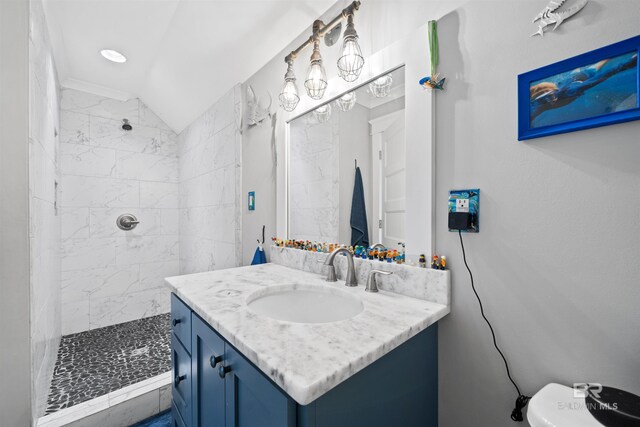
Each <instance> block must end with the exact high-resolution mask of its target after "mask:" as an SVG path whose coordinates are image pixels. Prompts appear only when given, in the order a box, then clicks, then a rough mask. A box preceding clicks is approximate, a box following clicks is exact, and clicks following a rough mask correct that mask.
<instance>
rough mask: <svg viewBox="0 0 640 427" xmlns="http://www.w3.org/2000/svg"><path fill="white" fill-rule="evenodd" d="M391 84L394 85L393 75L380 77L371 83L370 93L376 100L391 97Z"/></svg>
mask: <svg viewBox="0 0 640 427" xmlns="http://www.w3.org/2000/svg"><path fill="white" fill-rule="evenodd" d="M391 83H393V79H392V78H391V74H387V75H386V76H382V77H378V78H377V79H375V80H374V81H372V82H371V83H369V92H370V93H371V95H373V96H374V97H376V98H384V97H385V96H387V95H389V92H391Z"/></svg>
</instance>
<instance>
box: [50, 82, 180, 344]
mask: <svg viewBox="0 0 640 427" xmlns="http://www.w3.org/2000/svg"><path fill="white" fill-rule="evenodd" d="M61 102H62V113H61V118H62V119H61V120H62V123H61V132H60V134H61V135H60V137H61V138H62V139H63V141H64V142H63V144H62V147H61V154H60V162H61V171H62V176H61V184H60V185H61V188H60V193H61V206H62V208H61V214H62V215H61V224H62V225H61V228H62V229H61V233H60V234H61V237H62V239H63V243H62V249H61V250H60V254H61V261H60V265H61V268H62V273H61V274H62V278H61V283H62V284H61V298H62V309H63V311H65V312H67V311H68V312H69V313H71V314H68V315H66V317H65V318H64V319H63V330H64V332H65V333H71V332H79V331H84V330H87V329H93V328H96V327H103V326H108V325H111V324H115V323H121V322H125V321H129V320H133V319H135V318H139V317H141V316H151V315H155V314H159V313H162V312H166V311H167V310H168V303H164V302H163V300H162V298H161V297H160V296H159V295H160V294H161V293H162V292H159V289H160V288H161V287H163V286H164V281H163V279H164V277H168V276H174V275H176V274H178V272H179V253H178V251H179V240H178V239H179V237H178V234H179V210H178V203H179V199H178V191H179V184H178V139H177V135H176V134H175V133H173V132H172V131H171V130H170V128H169V127H168V126H167V125H166V124H164V123H162V120H160V118H158V117H157V116H156V115H155V114H154V113H153V112H152V111H151V110H149V109H148V108H147V107H146V106H145V105H144V104H143V103H142V102H140V101H139V100H137V99H135V100H129V101H125V102H122V101H118V100H114V99H109V98H104V97H101V96H97V95H93V94H87V93H83V92H80V91H77V90H71V89H65V90H63V91H62V101H61ZM124 118H127V119H129V121H130V122H131V124H132V125H133V130H131V131H125V130H123V129H122V119H124ZM125 213H129V214H133V215H135V216H136V217H137V218H138V220H139V221H140V223H139V224H138V226H137V227H136V228H135V229H133V230H130V231H124V230H120V229H119V228H118V227H117V225H116V219H117V218H118V217H119V216H120V215H122V214H125ZM163 275H164V276H163ZM161 276H163V277H161ZM152 289H153V290H154V291H153V292H149V291H150V290H152ZM165 293H166V292H165ZM114 307H119V308H118V309H116V308H114ZM74 322H76V323H77V324H74Z"/></svg>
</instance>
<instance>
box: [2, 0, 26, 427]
mask: <svg viewBox="0 0 640 427" xmlns="http://www.w3.org/2000/svg"><path fill="white" fill-rule="evenodd" d="M28 46H29V3H28V2H27V1H26V0H20V1H18V0H14V1H0V291H1V294H2V298H0V324H2V328H0V342H1V343H2V351H0V375H1V377H2V384H3V386H2V387H0V414H2V425H7V426H28V425H30V423H31V406H30V388H31V375H30V368H31V363H30V353H31V351H30V339H29V333H30V327H29V191H28V167H29V163H28V162H29V128H28V117H29V111H28V101H29V87H28V77H29V74H28V60H29V56H28V53H29V50H28Z"/></svg>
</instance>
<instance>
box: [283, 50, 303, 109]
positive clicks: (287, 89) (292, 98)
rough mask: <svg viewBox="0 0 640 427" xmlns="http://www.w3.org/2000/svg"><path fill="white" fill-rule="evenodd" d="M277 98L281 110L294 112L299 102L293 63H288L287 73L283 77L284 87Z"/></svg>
mask: <svg viewBox="0 0 640 427" xmlns="http://www.w3.org/2000/svg"><path fill="white" fill-rule="evenodd" d="M278 98H279V99H280V105H282V108H284V109H285V110H286V111H289V112H291V111H293V110H295V108H296V106H297V105H298V102H299V101H300V95H298V87H297V86H296V76H295V75H294V74H293V62H289V63H288V65H287V73H286V74H285V75H284V85H283V86H282V90H281V91H280V96H278Z"/></svg>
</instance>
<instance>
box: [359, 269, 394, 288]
mask: <svg viewBox="0 0 640 427" xmlns="http://www.w3.org/2000/svg"><path fill="white" fill-rule="evenodd" d="M376 274H382V275H383V276H388V275H390V274H393V272H391V271H383V270H371V271H370V272H369V276H368V277H367V287H366V288H364V290H365V291H367V292H378V283H377V282H376Z"/></svg>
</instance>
